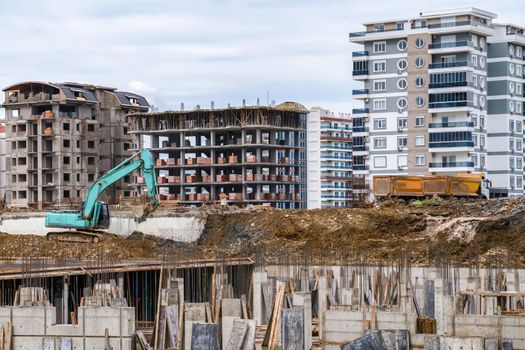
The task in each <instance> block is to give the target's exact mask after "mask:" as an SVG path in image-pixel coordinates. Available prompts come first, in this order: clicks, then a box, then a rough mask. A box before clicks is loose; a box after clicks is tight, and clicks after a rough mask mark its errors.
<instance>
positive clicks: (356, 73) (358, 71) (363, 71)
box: [352, 69, 368, 76]
mask: <svg viewBox="0 0 525 350" xmlns="http://www.w3.org/2000/svg"><path fill="white" fill-rule="evenodd" d="M352 75H355V76H358V75H368V69H365V70H354V71H352Z"/></svg>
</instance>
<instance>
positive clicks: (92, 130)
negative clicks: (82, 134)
mask: <svg viewBox="0 0 525 350" xmlns="http://www.w3.org/2000/svg"><path fill="white" fill-rule="evenodd" d="M87 130H88V131H89V132H95V124H88V126H87Z"/></svg>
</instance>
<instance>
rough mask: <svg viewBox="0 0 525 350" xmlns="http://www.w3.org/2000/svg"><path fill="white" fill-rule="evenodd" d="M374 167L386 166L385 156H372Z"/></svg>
mask: <svg viewBox="0 0 525 350" xmlns="http://www.w3.org/2000/svg"><path fill="white" fill-rule="evenodd" d="M374 168H386V157H384V156H383V157H378V156H376V157H374Z"/></svg>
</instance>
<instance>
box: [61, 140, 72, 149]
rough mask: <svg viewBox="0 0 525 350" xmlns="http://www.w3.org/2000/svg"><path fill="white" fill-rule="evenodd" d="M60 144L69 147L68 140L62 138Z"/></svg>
mask: <svg viewBox="0 0 525 350" xmlns="http://www.w3.org/2000/svg"><path fill="white" fill-rule="evenodd" d="M62 146H63V147H64V148H69V147H70V141H69V140H63V141H62Z"/></svg>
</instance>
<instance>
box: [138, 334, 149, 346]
mask: <svg viewBox="0 0 525 350" xmlns="http://www.w3.org/2000/svg"><path fill="white" fill-rule="evenodd" d="M137 339H138V340H139V344H140V347H141V348H142V350H149V344H148V341H147V340H146V337H145V336H144V332H142V331H137Z"/></svg>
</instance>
